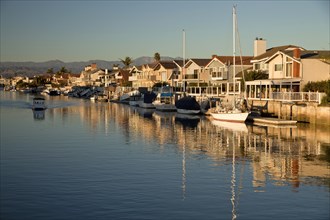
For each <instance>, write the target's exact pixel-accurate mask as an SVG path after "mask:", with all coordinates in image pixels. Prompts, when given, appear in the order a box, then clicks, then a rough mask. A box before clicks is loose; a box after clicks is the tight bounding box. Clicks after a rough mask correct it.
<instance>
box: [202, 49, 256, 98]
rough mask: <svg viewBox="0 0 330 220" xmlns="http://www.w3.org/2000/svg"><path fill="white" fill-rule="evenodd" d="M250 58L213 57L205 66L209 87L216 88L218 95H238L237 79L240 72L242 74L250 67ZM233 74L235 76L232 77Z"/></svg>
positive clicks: (239, 83)
mask: <svg viewBox="0 0 330 220" xmlns="http://www.w3.org/2000/svg"><path fill="white" fill-rule="evenodd" d="M251 59H252V56H242V57H240V56H237V57H235V65H234V57H233V56H217V55H213V57H212V59H211V61H210V62H209V63H208V64H207V65H206V67H205V68H206V69H207V70H208V71H207V72H208V76H209V85H210V86H211V87H216V88H217V90H220V91H217V93H218V94H223V95H226V94H231V93H234V84H235V93H240V91H241V82H240V80H239V79H240V77H238V75H239V73H240V72H243V71H245V70H247V69H250V68H251V67H252V64H251ZM234 74H235V76H234Z"/></svg>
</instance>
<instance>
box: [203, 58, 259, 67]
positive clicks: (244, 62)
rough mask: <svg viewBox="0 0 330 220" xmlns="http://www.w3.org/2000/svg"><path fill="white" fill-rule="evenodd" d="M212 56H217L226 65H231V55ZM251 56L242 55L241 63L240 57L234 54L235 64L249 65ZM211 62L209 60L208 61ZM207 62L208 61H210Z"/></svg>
mask: <svg viewBox="0 0 330 220" xmlns="http://www.w3.org/2000/svg"><path fill="white" fill-rule="evenodd" d="M213 58H217V59H218V60H219V61H221V62H222V63H224V64H226V65H232V64H233V59H234V57H233V56H214V57H213ZM252 58H253V57H252V56H242V63H241V57H240V56H235V64H237V65H251V60H252ZM210 62H211V61H210ZM210 62H209V63H210Z"/></svg>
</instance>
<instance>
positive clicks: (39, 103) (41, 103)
mask: <svg viewBox="0 0 330 220" xmlns="http://www.w3.org/2000/svg"><path fill="white" fill-rule="evenodd" d="M32 109H33V110H45V109H46V105H45V98H43V97H35V98H33V103H32Z"/></svg>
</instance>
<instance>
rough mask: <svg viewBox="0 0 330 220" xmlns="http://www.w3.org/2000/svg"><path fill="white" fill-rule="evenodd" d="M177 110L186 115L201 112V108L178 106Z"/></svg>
mask: <svg viewBox="0 0 330 220" xmlns="http://www.w3.org/2000/svg"><path fill="white" fill-rule="evenodd" d="M177 111H178V113H181V114H187V115H197V114H199V113H200V112H201V110H192V109H181V108H178V109H177Z"/></svg>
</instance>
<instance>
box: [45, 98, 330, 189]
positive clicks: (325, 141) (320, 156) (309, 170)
mask: <svg viewBox="0 0 330 220" xmlns="http://www.w3.org/2000/svg"><path fill="white" fill-rule="evenodd" d="M51 114H61V115H63V116H64V117H63V120H64V118H65V117H67V115H68V114H75V115H79V117H80V118H81V120H82V121H83V122H84V123H86V125H87V126H88V127H89V128H90V130H91V131H95V130H103V131H104V132H105V133H108V132H110V131H109V130H108V129H107V128H108V126H109V124H110V123H114V124H115V125H116V127H118V129H120V130H122V132H123V133H124V135H125V136H126V138H127V141H132V139H134V137H132V136H135V138H142V139H143V140H145V141H154V142H155V143H158V145H159V147H160V149H161V148H162V147H163V145H165V144H177V146H178V147H179V149H178V150H179V151H181V152H182V154H183V159H184V155H185V153H187V151H188V152H189V153H190V154H194V155H199V156H201V155H204V156H207V157H209V158H211V159H212V160H213V161H214V165H221V164H222V163H223V161H224V160H228V158H229V157H231V156H232V154H233V153H235V157H236V158H239V159H240V160H243V159H244V160H248V161H249V163H250V166H251V167H252V170H253V186H254V187H255V189H256V191H258V192H260V191H264V190H265V184H266V180H267V178H271V179H272V180H273V181H272V182H273V184H276V185H284V184H290V185H291V186H292V188H293V189H295V190H296V189H297V188H299V186H300V184H301V182H304V183H306V184H324V182H325V181H328V180H329V169H328V167H327V161H326V160H327V158H329V150H327V149H328V145H329V128H328V127H324V128H322V127H313V126H312V125H298V126H293V127H292V126H290V127H272V126H265V125H258V126H252V125H245V124H235V123H234V124H232V123H223V122H217V121H213V120H209V118H205V117H201V116H197V117H196V116H195V118H187V117H182V115H179V114H177V113H164V112H158V111H154V110H144V109H140V108H136V107H135V108H132V107H130V106H127V105H120V104H115V103H100V104H97V103H94V105H89V106H86V105H84V106H76V107H70V108H59V109H58V108H55V109H51ZM228 137H231V138H230V141H229V142H230V143H229V144H228V140H227V139H228ZM232 141H235V142H232ZM232 146H235V147H234V148H231V147H232ZM183 161H184V160H183ZM184 165H185V163H184V162H183V163H182V166H183V168H184ZM183 172H185V171H184V170H183ZM316 177H317V178H316ZM311 178H312V179H313V178H314V179H313V181H311ZM184 179H185V178H184V177H183V182H185V181H184ZM317 182H318V183H317ZM183 188H184V187H183Z"/></svg>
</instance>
